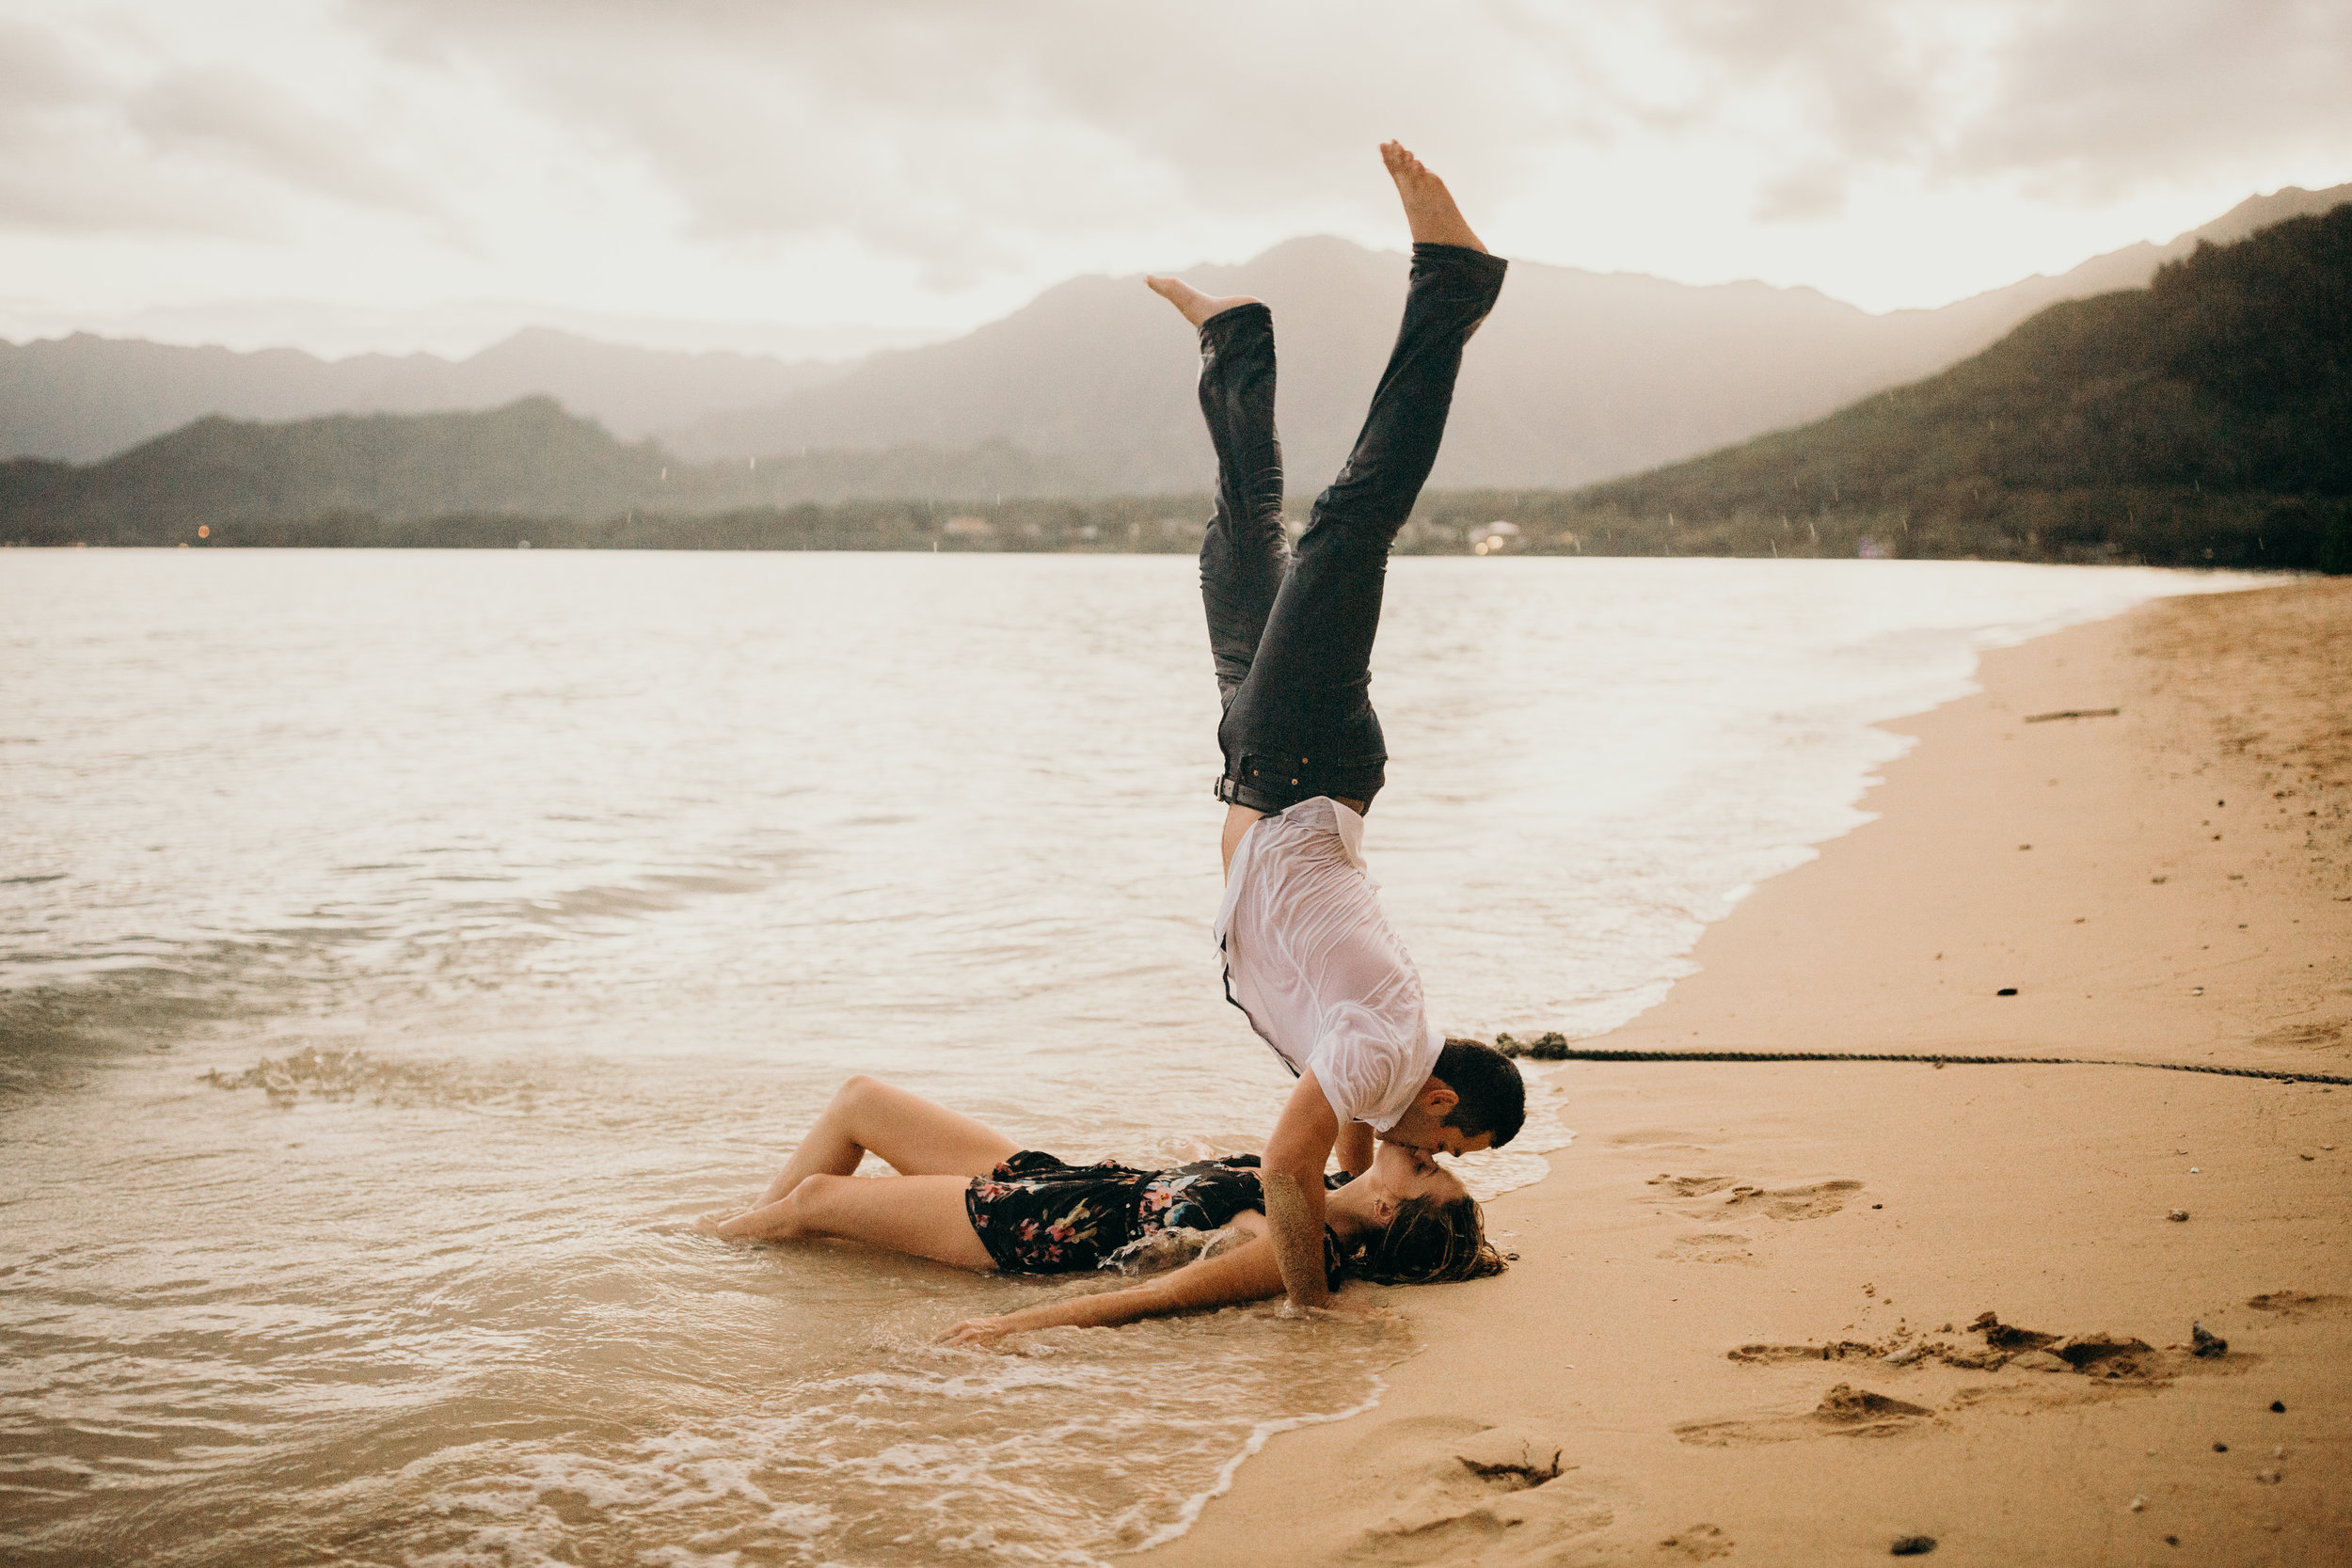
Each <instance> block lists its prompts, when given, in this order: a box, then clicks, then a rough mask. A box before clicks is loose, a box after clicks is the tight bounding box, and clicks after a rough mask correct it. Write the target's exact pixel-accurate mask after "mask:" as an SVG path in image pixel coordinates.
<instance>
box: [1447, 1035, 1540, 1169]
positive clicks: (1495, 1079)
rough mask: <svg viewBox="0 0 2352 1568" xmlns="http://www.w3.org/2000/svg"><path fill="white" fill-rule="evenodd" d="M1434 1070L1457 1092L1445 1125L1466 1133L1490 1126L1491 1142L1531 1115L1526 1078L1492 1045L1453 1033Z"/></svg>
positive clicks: (1500, 1141)
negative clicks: (1454, 1037)
mask: <svg viewBox="0 0 2352 1568" xmlns="http://www.w3.org/2000/svg"><path fill="white" fill-rule="evenodd" d="M1430 1076H1431V1077H1433V1078H1436V1079H1437V1080H1438V1082H1439V1083H1441V1084H1443V1085H1445V1086H1446V1087H1447V1088H1449V1089H1452V1090H1453V1091H1454V1094H1455V1095H1456V1096H1458V1097H1459V1098H1458V1099H1457V1100H1456V1101H1455V1102H1454V1109H1453V1111H1452V1112H1451V1113H1449V1114H1448V1115H1447V1117H1446V1118H1445V1121H1444V1123H1443V1125H1445V1126H1447V1127H1451V1128H1454V1129H1456V1130H1457V1131H1459V1132H1461V1134H1462V1135H1463V1136H1464V1137H1466V1138H1475V1137H1477V1136H1478V1135H1479V1134H1481V1133H1483V1132H1492V1133H1493V1134H1494V1136H1495V1141H1494V1142H1493V1143H1492V1144H1490V1145H1489V1146H1488V1147H1489V1148H1502V1146H1503V1145H1504V1144H1507V1143H1509V1142H1510V1141H1511V1140H1512V1139H1513V1138H1516V1137H1518V1135H1519V1124H1520V1123H1521V1122H1523V1121H1525V1120H1526V1119H1527V1081H1526V1080H1525V1079H1523V1078H1521V1077H1520V1076H1519V1068H1518V1063H1517V1062H1514V1061H1513V1060H1511V1058H1510V1057H1508V1056H1505V1055H1504V1054H1503V1053H1502V1052H1500V1051H1497V1050H1496V1049H1495V1048H1494V1047H1493V1046H1491V1045H1487V1044H1486V1043H1485V1042H1483V1041H1480V1040H1459V1039H1450V1040H1448V1041H1446V1042H1445V1048H1444V1049H1443V1050H1441V1051H1439V1052H1438V1065H1437V1067H1436V1068H1435V1069H1433V1070H1432V1071H1431V1074H1430Z"/></svg>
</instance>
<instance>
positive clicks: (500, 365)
mask: <svg viewBox="0 0 2352 1568" xmlns="http://www.w3.org/2000/svg"><path fill="white" fill-rule="evenodd" d="M2346 197H2352V186H2344V187H2338V188H2337V189H2336V190H2335V191H2333V192H2320V193H2312V192H2306V191H2301V190H2297V189H2294V188H2289V189H2287V190H2283V191H2280V192H2278V193H2275V194H2274V195H2272V196H2268V197H2260V198H2252V199H2250V200H2249V201H2247V202H2244V203H2241V204H2240V205H2239V206H2238V207H2236V208H2234V209H2233V210H2232V211H2231V212H2230V213H2228V214H2224V215H2223V216H2222V217H2220V218H2218V219H2217V220H2215V221H2214V222H2213V223H2210V224H2207V225H2205V226H2203V227H2202V228H2201V229H2199V230H2193V231H2191V233H2189V234H2185V235H2183V236H2181V237H2180V238H2179V239H2176V240H2175V241H2173V242H2171V243H2170V244H2169V245H2132V246H2127V247H2125V248H2124V249H2122V250H2118V251H2114V252H2110V253H2108V254H2107V255H2105V256H2101V257H2095V258H2093V259H2092V260H2090V261H2086V262H2084V263H2083V264H2082V265H2081V266H2078V267H2076V268H2074V269H2073V270H2072V271H2070V272H2068V273H2066V274H2063V275H2061V276H2059V277H2030V278H2026V279H2024V280H2021V281H2020V282H2018V283H2014V284H2011V285H2010V286H2008V287H2007V288H2004V289H1999V290H1994V291H1992V292H1991V293H1985V294H1979V295H1977V296H1975V297H1973V298H1971V299H1966V300H1962V301H1958V302H1956V303H1954V304H1952V305H1948V306H1945V307H1943V308H1941V309H1935V310H1913V311H1895V312H1892V313H1890V314H1887V315H1883V316H1872V315H1870V314H1869V313H1867V312H1866V311H1863V310H1861V309H1858V308H1856V307H1853V306H1850V305H1845V304H1842V303H1840V302H1838V301H1836V300H1832V299H1830V298H1828V297H1827V296H1825V295H1822V294H1820V293H1818V292H1816V291H1813V290H1810V289H1780V288H1772V287H1769V286H1767V285H1764V284H1760V283H1736V284H1726V285H1719V286H1715V287H1706V288H1702V287H1694V286H1691V285H1685V284H1677V283H1671V282H1667V281H1665V280H1663V279H1660V278H1655V277H1644V276H1641V275H1636V274H1597V273H1590V272H1582V271H1580V270H1578V269H1575V268H1567V267H1550V266H1545V265H1542V264H1540V263H1534V262H1520V263H1518V264H1517V265H1515V266H1514V268H1513V270H1512V278H1511V282H1510V284H1509V285H1508V286H1507V287H1506V288H1505V290H1504V292H1503V296H1502V305H1501V306H1500V307H1499V309H1497V311H1496V314H1495V318H1494V320H1493V321H1492V322H1491V323H1490V324H1489V325H1488V327H1487V329H1486V332H1484V333H1483V334H1482V335H1481V336H1480V338H1479V339H1478V340H1477V341H1475V342H1474V343H1473V344H1472V346H1471V349H1470V356H1469V358H1468V360H1467V363H1466V366H1465V373H1464V377H1463V382H1462V388H1461V394H1460V401H1459V403H1458V404H1457V413H1456V417H1455V420H1454V426H1453V430H1452V433H1451V435H1450V436H1449V438H1448V441H1447V445H1446V451H1445V453H1444V455H1443V456H1442V457H1441V458H1440V460H1439V466H1438V471H1437V473H1436V475H1435V476H1434V483H1438V484H1440V485H1471V484H1504V485H1566V484H1575V483H1589V482H1591V481H1594V480H1597V479H1601V478H1605V477H1608V476H1611V475H1614V474H1621V473H1628V472H1632V471H1637V470H1639V469H1642V468H1644V467H1650V466H1653V465H1655V464H1658V463H1661V462H1667V461H1671V460H1674V459H1676V458H1679V457H1684V456H1689V455H1691V454H1692V453H1695V452H1699V451H1707V450H1708V449H1711V448H1714V447H1718V446H1722V445H1724V444H1726V443H1729V442H1733V441H1737V440H1740V439H1742V438H1744V437H1746V436H1753V435H1756V434H1757V433H1759V432H1761V431H1765V430H1770V429H1775V428H1780V427H1784V426H1787V425H1790V424H1794V423H1798V422H1801V421H1803V420H1808V419H1811V418H1814V417H1816V416H1818V415H1820V414H1823V413H1826V412H1828V411H1830V410H1831V409H1833V408H1836V407H1837V406H1839V405H1841V404H1844V403H1846V402H1849V401H1851V399H1853V398H1855V397H1858V396H1861V395H1863V394H1865V393H1867V392H1869V391H1873V390H1876V389H1879V388H1883V387H1886V386H1889V385H1894V384H1897V383H1899V382H1903V381H1907V380H1911V379H1915V378H1916V377H1917V376H1919V375H1922V374H1925V373H1927V372H1930V371H1932V370H1935V369H1937V368H1940V367H1941V366H1943V365H1946V364H1948V363H1950V362H1951V361H1952V360H1954V359H1956V358H1959V357H1962V356H1965V355H1967V354H1969V353H1973V352H1975V351H1976V350H1977V349H1979V348H1981V347H1983V346H1985V345H1986V344H1988V343H1990V342H1992V341H1994V339H1996V338H1998V337H1999V336H2000V335H2001V333H2002V332H2004V331H2006V330H2007V329H2008V328H2009V327H2010V325H2014V324H2015V323H2016V322H2018V321H2020V320H2022V319H2024V318H2025V317H2026V316H2027V315H2029V314H2031V313H2032V312H2033V311H2034V310H2036V309H2040V308H2041V307H2042V306H2043V305H2046V304H2049V303H2051V302H2053V301H2055V300H2058V299H2062V298H2074V297H2080V296H2083V295H2087V294H2090V293H2099V292H2103V291H2106V290H2108V289H2113V288H2122V287H2133V286H2137V285H2139V284H2143V283H2145V282H2146V281H2147V279H2148V277H2149V275H2150V274H2152V273H2153V270H2154V268H2155V267H2156V266H2157V265H2158V264H2159V263H2160V262H2161V261H2164V260H2165V259H2167V258H2169V257H2171V256H2174V255H2178V254H2185V252H2186V250H2187V249H2188V247H2189V246H2190V245H2193V244H2194V243H2195V241H2196V240H2197V239H2198V238H2199V237H2204V238H2209V239H2229V238H2234V237H2237V236H2238V235H2240V234H2243V233H2246V232H2250V231H2251V230H2253V229H2254V228H2257V227H2260V226H2261V225H2262V224H2264V223H2266V222H2271V221H2276V219H2278V218H2280V217H2284V216H2291V215H2294V214H2296V213H2299V212H2306V211H2312V210H2315V209H2317V208H2320V207H2325V206H2328V205H2332V204H2333V201H2336V200H2342V199H2344V198H2346ZM2331 198H2332V199H2331ZM1405 265H1406V263H1405V260H1404V258H1403V257H1401V256H1398V255H1394V254H1384V253H1379V252H1373V251H1368V250H1365V249H1363V248H1362V247H1360V246H1357V245H1350V244H1348V243H1346V242H1343V241H1338V240H1329V239H1323V240H1300V241H1293V242H1290V243H1289V244H1286V245H1278V246H1276V247H1275V248H1274V249H1272V250H1270V251H1268V252H1266V253H1265V254H1263V255H1262V256H1260V257H1258V258H1256V259H1254V260H1252V261H1248V262H1247V263H1244V264H1242V265H1240V266H1235V267H1222V268H1216V267H1211V268H1199V269H1195V270H1194V271H1193V272H1192V274H1191V276H1192V277H1194V278H1195V279H1196V280H1197V281H1199V282H1200V283H1202V284H1203V285H1204V286H1206V287H1209V288H1212V289H1218V290H1232V291H1236V292H1245V293H1259V294H1262V295H1263V297H1265V298H1267V299H1268V300H1269V301H1271V302H1273V303H1274V305H1275V306H1276V309H1277V311H1278V313H1279V319H1280V323H1281V332H1282V345H1283V382H1282V408H1281V417H1282V421H1283V428H1284V434H1285V440H1286V443H1287V446H1288V454H1289V459H1290V467H1291V471H1292V473H1293V475H1294V489H1295V491H1296V492H1298V493H1299V495H1300V497H1301V499H1304V497H1306V496H1309V495H1311V494H1312V493H1313V491H1314V490H1315V489H1317V488H1319V487H1320V486H1321V485H1322V484H1323V483H1326V482H1327V480H1328V479H1329V477H1330V475H1331V474H1332V473H1333V472H1334V471H1335V470H1336V469H1337V467H1338V465H1339V462H1340V460H1341V459H1342V457H1343V455H1344V452H1345V448H1346V446H1347V443H1348V442H1349V440H1350V439H1351V438H1352V436H1353V435H1354V432H1355V428H1356V425H1357V422H1358V421H1359V420H1360V419H1361V417H1362V412H1363V402H1364V399H1365V398H1366V396H1368V394H1369V392H1370V389H1371V387H1372V384H1373V382H1374V379H1375V377H1376V376H1377V374H1378V371H1379V365H1380V362H1381V360H1382V358H1383V357H1384V356H1385V355H1386V353H1387V350H1388V346H1389V342H1390V340H1391V336H1392V334H1393V332H1394V327H1395V317H1396V310H1397V307H1398V304H1399V302H1400V301H1401V298H1402V294H1403V289H1404V275H1405ZM1192 365H1193V347H1192V342H1191V339H1190V335H1189V334H1188V333H1187V332H1186V331H1185V330H1184V327H1183V325H1181V324H1180V323H1178V322H1176V321H1175V319H1174V317H1173V316H1172V314H1171V313H1170V312H1168V309H1167V307H1166V306H1165V305H1163V304H1161V303H1160V302H1159V301H1158V300H1156V299H1153V298H1152V297H1151V296H1150V295H1149V294H1148V293H1145V291H1144V290H1143V288H1142V285H1141V283H1140V281H1139V280H1137V279H1134V278H1110V277H1080V278H1073V279H1071V280H1070V281H1068V282H1066V283H1063V284H1061V285H1058V286H1057V287H1056V288H1054V289H1051V290H1048V291H1047V292H1046V293H1044V294H1042V295H1041V296H1040V297H1039V298H1038V299H1037V300H1035V301H1033V302H1031V304H1030V305H1028V306H1027V307H1025V308H1024V309H1021V310H1019V311H1016V312H1014V313H1013V314H1012V315H1010V316H1008V317H1005V318H1003V319H1002V320H1000V321H997V322H993V323H991V324H989V325H986V326H983V327H981V328H979V329H978V330H977V331H975V332H973V333H971V334H968V335H967V336H965V337H963V338H961V339H958V340H954V341H949V342H946V343H940V344H933V345H930V346H927V347H924V348H919V349H912V350H903V351H896V352H886V353H882V354H877V355H872V356H867V357H866V359H864V360H860V361H856V362H854V363H852V364H850V365H824V364H813V363H798V364H787V363H786V362H784V361H781V360H777V359H773V358H768V357H764V356H746V355H733V354H683V353H673V352H666V351H659V350H647V349H635V348H625V347H618V346H615V345H612V344H606V343H600V342H596V341H591V340H588V339H585V338H580V337H576V336H572V335H570V334H566V333H562V332H555V331H550V330H546V329H532V330H529V331H525V332H522V333H518V334H516V336H515V337H513V338H510V339H508V340H506V341H503V342H501V343H499V344H496V345H494V346H492V347H491V348H488V349H485V350H484V351H483V352H482V353H480V354H478V355H474V356H470V357H469V358H467V359H463V360H456V361H453V360H449V359H444V358H440V357H438V356H433V355H424V354H417V355H406V356H383V355H370V356H358V357H356V358H352V359H344V360H337V361H327V360H323V359H319V358H316V357H313V356H310V355H307V354H303V353H301V352H299V351H297V350H292V349H273V350H263V351H261V352H259V353H253V354H240V353H232V352H231V351H230V350H227V349H220V348H179V347H171V346H167V345H163V344H157V343H150V342H144V341H135V340H114V339H103V338H95V337H91V336H88V335H87V334H82V335H76V336H75V337H72V338H66V339H57V340H44V341H36V342H31V343H24V344H14V343H8V342H5V341H0V452H4V453H11V454H20V455H32V456H41V457H50V458H61V459H67V460H71V461H74V462H84V463H87V462H90V461H92V460H94V459H98V458H101V457H104V456H106V455H109V454H112V453H119V452H123V451H128V450H129V449H130V448H132V447H135V446H136V445H138V444H139V443H141V442H143V441H146V440H149V439H151V438H153V437H154V436H159V435H161V434H164V433H166V432H167V431H169V430H172V429H176V428H177V427H179V426H180V425H183V424H184V423H186V422H188V421H189V420H194V419H198V418H200V417H202V416H205V415H208V414H220V415H225V416H228V417H230V418H234V419H243V420H301V419H308V418H312V417H317V416H321V415H326V414H330V413H358V412H373V411H381V412H425V411H442V410H453V409H466V408H471V409H491V408H496V407H499V406H502V405H504V404H508V403H510V402H512V401H514V400H516V399H517V398H521V397H526V396H530V395H532V394H545V395H548V396H551V397H554V398H556V399H557V400H558V401H559V402H561V403H562V404H564V406H565V407H566V408H568V409H569V410H571V411H572V412H573V413H575V414H580V415H584V416H586V417H588V418H592V419H595V420H598V421H599V422H601V423H603V424H604V425H605V426H606V427H607V428H609V429H611V430H612V431H613V432H615V433H616V434H617V435H619V436H621V437H623V438H624V439H628V440H635V439H639V438H642V437H644V436H661V437H662V438H663V440H664V442H665V444H666V445H667V446H669V448H670V449H671V450H672V451H674V452H675V453H677V454H679V455H681V456H683V457H685V458H687V459H690V460H696V459H702V460H708V459H718V458H736V459H748V458H752V457H757V458H759V459H760V460H761V461H762V462H763V463H769V462H773V461H776V460H778V459H786V458H788V460H789V462H790V463H792V464H795V465H797V464H800V463H802V462H803V456H802V454H803V452H804V451H805V452H808V453H810V454H812V455H814V454H817V453H831V454H832V455H830V456H828V457H826V458H825V459H824V460H823V462H822V464H820V465H819V467H821V468H823V470H824V473H823V475H822V476H821V477H820V476H819V475H818V473H817V472H816V470H811V471H810V473H809V476H808V483H807V484H806V485H805V486H803V488H805V489H807V490H808V491H809V493H810V494H812V495H831V494H834V493H835V492H836V491H839V492H840V493H845V494H854V493H882V492H860V491H858V490H857V489H856V488H855V486H857V485H861V484H865V483H876V484H882V483H892V484H907V483H924V484H925V486H926V488H925V489H924V490H923V492H922V493H924V494H931V495H941V494H973V495H979V494H991V493H993V491H994V490H995V489H998V488H1002V484H1001V483H999V482H1000V481H1007V480H1009V482H1010V483H1036V484H1039V485H1041V486H1042V487H1043V488H1042V489H1041V491H1040V492H1038V493H1044V494H1057V493H1068V492H1070V491H1072V490H1073V489H1074V490H1081V491H1083V490H1093V491H1101V492H1114V493H1115V492H1122V491H1124V492H1138V491H1166V490H1183V489H1195V488H1198V487H1200V486H1201V485H1204V484H1205V483H1207V481H1208V477H1209V473H1210V467H1209V456H1208V447H1207V443H1206V439H1205V437H1204V436H1202V435H1201V433H1200V421H1199V418H1198V416H1197V414H1196V413H1195V412H1194V409H1193V405H1192V394H1191V387H1190V381H1191V369H1192ZM1007 444H1009V445H1011V446H1013V447H1018V448H1021V449H1024V450H1025V451H1027V452H1029V453H1031V454H1034V455H1033V457H1032V458H1029V459H1025V460H1024V463H1025V466H1024V464H1015V465H1013V466H1012V467H1010V468H1008V467H1007V464H1006V461H1005V459H1004V456H1003V449H1004V447H1005V446H1006V445H1007ZM983 446H986V447H987V448H988V449H989V450H990V451H991V452H993V453H994V454H995V456H993V457H992V458H986V459H976V460H975V462H976V465H977V466H976V467H973V468H972V469H971V471H970V472H968V473H964V474H961V476H959V474H958V473H957V472H956V471H955V469H954V467H953V466H952V464H948V465H946V466H944V467H943V462H944V454H946V453H950V452H955V451H977V449H980V448H982V447H983ZM894 448H925V449H931V450H932V452H933V459H934V460H932V461H929V462H927V463H924V464H916V465H914V467H909V466H908V465H906V464H903V463H898V462H895V461H881V460H880V459H882V457H883V456H884V455H885V454H886V453H887V452H888V451H889V450H890V449H894ZM855 451H866V452H868V453H871V454H873V455H874V457H875V458H876V459H877V460H876V461H872V462H863V461H861V460H859V459H857V458H855V457H854V456H853V455H852V453H854V452H855ZM1023 474H1027V475H1028V476H1029V477H1028V478H1026V479H1024V478H1023V477H1022V475H1023ZM843 485H849V486H851V488H850V490H847V491H840V487H841V486H843ZM771 494H772V492H771Z"/></svg>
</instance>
